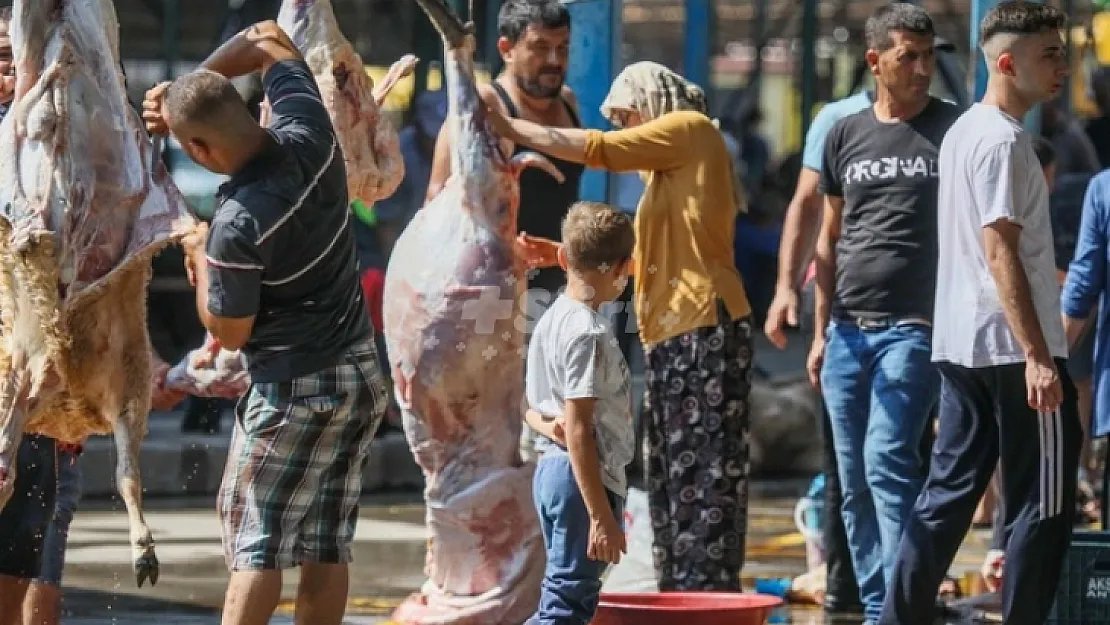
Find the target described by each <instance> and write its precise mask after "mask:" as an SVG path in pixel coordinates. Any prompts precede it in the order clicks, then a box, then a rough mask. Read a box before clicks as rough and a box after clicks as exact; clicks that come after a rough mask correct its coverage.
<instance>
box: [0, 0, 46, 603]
mask: <svg viewBox="0 0 1110 625" xmlns="http://www.w3.org/2000/svg"><path fill="white" fill-rule="evenodd" d="M11 19H12V11H11V8H8V7H5V8H4V9H2V10H0V119H3V118H4V116H5V115H7V113H8V107H9V106H10V105H11V101H12V96H13V95H14V94H15V65H14V64H13V63H12V40H11V38H10V37H9V36H8V27H9V25H10V24H11ZM56 454H57V448H56V444H55V440H54V439H52V438H49V437H46V436H38V435H32V434H25V435H24V436H23V439H22V440H21V442H20V445H19V450H18V452H17V453H16V477H15V485H14V490H13V494H12V498H11V500H10V501H8V505H7V506H5V507H4V509H3V510H0V625H19V623H20V622H21V618H22V617H21V613H22V609H23V598H24V596H25V595H26V593H27V587H28V585H29V584H30V583H31V580H32V579H34V578H36V577H37V576H38V575H39V570H40V567H41V564H42V547H43V541H44V539H45V537H46V530H47V528H48V527H49V526H50V519H51V518H52V517H53V513H54V496H55V492H56V491H57V457H56Z"/></svg>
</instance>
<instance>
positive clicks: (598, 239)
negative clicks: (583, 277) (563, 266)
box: [563, 202, 636, 272]
mask: <svg viewBox="0 0 1110 625" xmlns="http://www.w3.org/2000/svg"><path fill="white" fill-rule="evenodd" d="M635 243H636V235H635V234H634V233H633V231H632V220H631V219H629V218H628V215H625V214H624V213H622V212H620V211H618V210H616V209H614V208H613V207H611V206H609V205H607V204H602V203H600V202H575V203H574V204H573V205H572V206H571V207H570V211H569V212H567V216H566V218H565V219H563V249H565V250H566V254H567V266H568V267H570V268H572V269H577V270H579V271H602V272H604V271H607V270H608V269H610V268H612V267H615V266H616V265H617V264H618V263H622V262H624V261H626V260H628V259H629V258H631V257H632V247H633V245H635Z"/></svg>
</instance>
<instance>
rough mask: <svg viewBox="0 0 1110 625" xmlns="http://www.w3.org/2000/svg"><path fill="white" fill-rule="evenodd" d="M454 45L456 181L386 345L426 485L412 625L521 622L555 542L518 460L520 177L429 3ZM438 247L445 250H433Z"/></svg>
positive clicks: (444, 197)
mask: <svg viewBox="0 0 1110 625" xmlns="http://www.w3.org/2000/svg"><path fill="white" fill-rule="evenodd" d="M418 3H419V4H420V6H421V7H422V8H423V9H424V11H425V12H426V13H427V14H428V16H429V17H430V18H431V20H432V23H433V24H434V25H435V26H436V29H437V30H439V32H440V34H441V35H443V38H444V41H445V50H446V52H445V63H444V65H445V70H446V77H447V93H448V98H449V102H450V112H449V114H448V117H447V121H446V124H447V127H446V128H445V129H444V130H445V131H449V132H451V135H450V136H452V137H454V143H453V145H452V149H451V177H450V178H449V179H448V180H447V183H446V185H445V187H444V189H443V191H441V192H440V193H439V194H438V195H437V196H436V197H435V199H433V200H432V201H431V202H429V203H428V204H427V205H426V206H425V207H424V208H423V209H421V210H420V211H419V212H417V213H416V215H415V217H414V218H413V219H412V221H411V222H410V223H409V225H408V226H407V227H406V228H405V230H404V232H403V233H402V234H401V236H400V237H399V238H398V240H397V243H396V245H395V246H394V248H393V254H392V256H391V258H390V262H389V268H388V269H387V271H386V279H385V293H384V296H383V302H384V325H385V338H386V346H387V350H388V353H389V360H390V366H391V368H392V370H393V380H394V384H395V386H396V395H397V397H398V403H399V404H400V405H401V407H402V413H403V422H404V428H405V434H406V437H407V438H408V442H409V445H410V446H411V447H412V450H413V453H414V455H415V457H416V461H417V463H418V464H419V465H420V467H421V469H422V470H423V472H424V477H425V481H426V484H427V487H426V490H425V493H424V494H425V498H426V500H427V508H428V512H427V521H428V527H429V530H430V533H431V538H430V540H429V544H428V555H427V562H426V573H427V575H428V576H429V578H430V579H429V580H428V582H427V583H426V584H425V585H424V588H423V589H422V593H421V594H420V595H417V596H414V597H413V598H411V599H410V600H409V601H408V602H406V603H405V604H403V605H402V606H401V607H399V608H398V610H397V612H396V613H395V614H394V618H395V619H396V620H398V621H401V622H405V623H410V622H419V623H464V622H465V623H504V624H510V623H521V622H523V621H524V620H525V619H526V618H528V616H529V615H530V614H531V613H532V612H533V611H534V610H535V608H536V604H537V602H538V599H539V590H540V581H541V579H542V577H543V568H544V553H543V541H542V539H541V536H540V533H539V523H538V520H537V518H536V512H535V509H534V508H533V504H532V495H531V493H532V484H531V480H532V472H533V466H532V465H529V464H525V463H524V462H523V461H522V460H521V458H520V452H519V440H520V430H521V420H522V418H523V414H524V411H523V410H522V405H521V403H522V400H523V396H524V359H523V357H522V356H523V352H524V347H523V345H524V341H523V335H522V330H523V323H522V321H523V320H520V319H518V320H515V321H514V319H513V317H514V315H513V311H514V305H515V303H516V302H518V301H519V300H520V297H521V295H522V294H523V289H524V284H525V279H524V275H523V274H524V266H523V263H522V262H521V261H520V260H519V259H517V258H516V257H515V256H514V245H513V241H514V239H515V237H516V233H517V210H518V208H519V204H520V187H519V174H520V171H521V170H522V169H523V168H524V167H525V166H526V165H536V166H539V167H541V168H543V169H545V170H547V171H548V172H550V173H551V174H552V175H553V176H555V177H556V178H559V179H560V180H561V179H562V176H561V175H560V174H559V172H558V170H557V169H555V167H554V166H553V165H552V164H551V163H550V162H549V161H547V160H544V159H543V158H541V157H539V156H538V155H535V154H523V155H519V156H517V157H516V158H515V159H513V160H509V159H508V158H506V157H505V154H504V152H503V151H502V149H501V145H500V142H499V139H498V138H497V137H496V136H494V135H493V133H492V131H491V129H490V128H489V127H488V124H487V121H486V118H485V109H484V108H483V106H482V102H481V100H480V99H479V97H478V91H477V88H476V86H475V82H474V61H473V56H474V46H475V42H474V36H473V33H472V31H471V29H470V28H469V27H464V26H463V25H462V24H461V23H460V22H459V20H458V19H457V18H456V17H455V16H454V14H452V13H451V12H450V10H449V9H448V8H447V7H446V5H445V4H444V3H443V1H442V0H418ZM433 250H434V253H430V252H431V251H433Z"/></svg>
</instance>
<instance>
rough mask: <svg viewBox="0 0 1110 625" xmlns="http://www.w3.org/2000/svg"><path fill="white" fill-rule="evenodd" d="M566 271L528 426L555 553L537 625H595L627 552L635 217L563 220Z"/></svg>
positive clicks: (542, 327)
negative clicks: (620, 337)
mask: <svg viewBox="0 0 1110 625" xmlns="http://www.w3.org/2000/svg"><path fill="white" fill-rule="evenodd" d="M562 234H563V244H562V247H561V248H560V250H559V264H560V265H561V266H562V267H563V268H564V269H565V270H566V272H567V286H566V289H565V290H564V291H563V293H562V294H560V295H559V297H558V298H557V299H556V300H555V301H554V302H552V304H551V306H550V307H549V308H548V309H547V311H546V312H545V313H544V314H543V316H542V317H541V318H540V321H539V323H538V324H537V325H536V329H535V331H534V332H533V334H532V340H531V342H530V344H529V346H528V366H527V369H526V374H525V387H526V395H527V399H528V405H529V406H530V409H529V411H528V413H527V415H526V419H527V421H528V423H529V425H530V426H532V428H533V429H534V430H536V432H537V434H538V436H537V437H536V451H538V452H539V453H540V454H541V456H540V459H539V461H538V462H537V465H536V474H535V477H534V478H533V497H534V498H535V504H536V510H537V512H538V513H539V517H540V525H541V528H542V530H543V539H544V545H545V546H546V547H547V569H546V571H545V574H544V580H543V588H542V593H541V597H540V605H539V609H538V610H537V611H536V613H535V615H533V616H532V618H531V619H530V620H529V621H528V623H529V624H530V625H548V624H555V623H558V624H559V625H575V624H581V625H586V623H589V622H590V621H591V620H592V619H593V616H594V612H595V611H596V610H597V603H598V599H599V597H600V595H601V574H602V573H603V572H604V571H605V568H606V567H607V566H608V564H609V563H613V564H616V563H617V562H618V561H619V560H620V557H621V554H622V553H624V552H625V542H624V531H623V529H622V527H621V524H620V522H619V519H620V516H621V510H622V508H623V503H624V498H625V495H626V492H627V483H626V479H625V467H626V466H627V465H628V463H629V462H631V460H632V453H633V451H632V450H633V440H634V437H633V431H632V395H631V384H630V383H629V375H628V367H627V365H626V364H625V361H624V355H623V354H622V353H621V350H620V347H619V345H618V343H617V339H616V337H615V336H613V334H612V332H611V330H610V328H609V322H608V319H607V317H606V316H604V315H602V314H600V313H599V312H598V308H599V307H600V306H601V305H603V304H605V303H607V302H611V301H612V300H614V299H616V298H617V297H618V296H619V295H620V294H621V293H622V292H623V291H624V287H625V284H626V283H627V281H628V274H629V269H630V267H631V262H632V261H631V258H632V247H633V243H634V241H635V235H634V234H633V231H632V223H631V221H630V220H629V219H628V216H627V215H624V214H623V213H621V212H619V211H616V210H614V209H612V208H610V207H608V206H606V205H604V204H598V203H594V202H578V203H576V204H574V205H573V206H572V207H571V209H570V211H569V213H568V214H567V217H566V219H565V220H564V221H563V233H562Z"/></svg>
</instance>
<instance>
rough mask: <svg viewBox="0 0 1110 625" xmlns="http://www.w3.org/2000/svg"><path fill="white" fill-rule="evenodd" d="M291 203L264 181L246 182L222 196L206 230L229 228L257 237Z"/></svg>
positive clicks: (261, 234) (285, 211)
mask: <svg viewBox="0 0 1110 625" xmlns="http://www.w3.org/2000/svg"><path fill="white" fill-rule="evenodd" d="M292 205H293V200H292V199H291V198H289V197H288V195H287V194H285V193H281V192H278V191H277V190H276V189H275V188H274V185H272V184H269V183H268V182H267V181H264V180H263V181H257V182H252V183H248V184H246V185H243V186H242V187H239V188H238V189H236V190H235V192H234V193H232V194H231V195H229V196H228V197H227V198H226V199H224V201H223V202H222V203H221V204H220V206H219V208H218V209H217V210H216V212H215V214H214V215H213V216H212V224H211V227H210V229H213V230H214V229H217V228H223V229H229V230H230V231H233V232H241V233H243V234H244V235H247V236H254V237H256V239H260V238H262V236H263V234H265V233H266V232H268V231H269V230H270V229H272V228H273V226H274V225H275V224H277V223H278V221H279V220H280V219H281V218H282V216H283V215H285V214H286V213H287V212H288V211H289V208H290V207H291V206H292Z"/></svg>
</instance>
